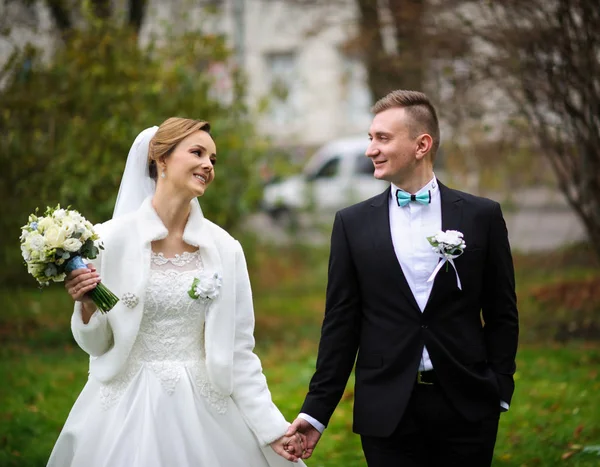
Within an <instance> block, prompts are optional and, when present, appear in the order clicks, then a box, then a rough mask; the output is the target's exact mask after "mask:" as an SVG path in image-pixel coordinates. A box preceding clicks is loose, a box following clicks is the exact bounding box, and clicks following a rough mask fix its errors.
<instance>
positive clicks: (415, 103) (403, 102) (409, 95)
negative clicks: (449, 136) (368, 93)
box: [371, 89, 440, 159]
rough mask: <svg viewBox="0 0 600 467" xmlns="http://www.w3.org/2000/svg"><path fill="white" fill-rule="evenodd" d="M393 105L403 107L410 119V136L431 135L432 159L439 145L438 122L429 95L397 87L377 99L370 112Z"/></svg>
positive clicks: (378, 111)
mask: <svg viewBox="0 0 600 467" xmlns="http://www.w3.org/2000/svg"><path fill="white" fill-rule="evenodd" d="M395 107H400V108H403V109H405V111H406V114H407V115H408V116H409V117H410V119H411V120H412V123H411V124H409V125H410V126H409V132H410V137H411V138H416V137H417V136H419V135H420V134H422V133H427V134H428V135H429V136H431V139H432V140H433V144H432V148H431V155H432V159H434V158H435V155H436V153H437V151H438V148H439V147H440V124H439V122H438V117H437V112H436V111H435V107H434V106H433V104H432V103H431V101H430V100H429V97H427V95H426V94H424V93H422V92H419V91H407V90H403V89H398V90H396V91H392V92H390V93H389V94H388V95H387V96H385V97H382V98H381V99H379V100H378V101H377V102H376V103H375V105H374V106H373V107H371V112H373V113H374V114H375V115H377V114H378V113H381V112H383V111H384V110H388V109H392V108H395Z"/></svg>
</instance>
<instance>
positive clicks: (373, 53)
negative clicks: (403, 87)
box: [357, 0, 396, 100]
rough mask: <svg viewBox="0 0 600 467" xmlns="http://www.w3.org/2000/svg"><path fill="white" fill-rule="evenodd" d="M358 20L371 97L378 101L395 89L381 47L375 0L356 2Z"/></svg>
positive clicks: (387, 59)
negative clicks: (358, 14) (358, 13)
mask: <svg viewBox="0 0 600 467" xmlns="http://www.w3.org/2000/svg"><path fill="white" fill-rule="evenodd" d="M357 3H358V7H359V12H360V19H359V27H360V44H361V50H360V52H361V55H362V58H363V63H364V64H365V68H366V69H367V78H368V83H369V89H370V90H371V97H372V99H373V100H378V99H380V98H381V97H383V96H385V95H386V94H387V93H388V92H390V91H391V90H393V89H396V86H395V85H394V84H393V80H391V79H390V76H389V65H390V59H389V57H388V56H387V54H386V52H385V49H384V47H383V38H382V36H381V19H380V16H379V9H378V5H377V4H378V1H377V0H357Z"/></svg>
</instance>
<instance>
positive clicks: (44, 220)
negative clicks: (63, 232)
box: [38, 217, 54, 232]
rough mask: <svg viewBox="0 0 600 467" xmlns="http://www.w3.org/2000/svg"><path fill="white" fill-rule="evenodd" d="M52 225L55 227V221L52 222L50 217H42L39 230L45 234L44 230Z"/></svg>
mask: <svg viewBox="0 0 600 467" xmlns="http://www.w3.org/2000/svg"><path fill="white" fill-rule="evenodd" d="M52 225H54V221H53V220H52V218H50V217H42V218H41V219H40V220H39V221H38V230H39V231H41V232H43V231H44V230H46V229H48V228H49V227H50V226H52Z"/></svg>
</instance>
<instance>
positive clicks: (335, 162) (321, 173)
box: [312, 157, 340, 179]
mask: <svg viewBox="0 0 600 467" xmlns="http://www.w3.org/2000/svg"><path fill="white" fill-rule="evenodd" d="M339 166H340V158H339V157H335V158H333V159H330V160H328V161H327V162H326V163H325V165H324V166H323V167H321V168H320V169H319V170H318V171H317V173H315V175H314V176H313V177H312V178H313V179H317V178H333V177H335V176H336V175H337V174H338V169H339Z"/></svg>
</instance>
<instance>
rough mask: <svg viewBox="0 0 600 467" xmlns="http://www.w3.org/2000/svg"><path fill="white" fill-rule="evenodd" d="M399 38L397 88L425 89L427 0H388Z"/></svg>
mask: <svg viewBox="0 0 600 467" xmlns="http://www.w3.org/2000/svg"><path fill="white" fill-rule="evenodd" d="M388 2H389V8H390V13H391V15H392V19H393V22H394V29H395V39H396V49H397V57H396V60H395V61H396V63H397V67H396V80H397V81H396V87H397V88H402V89H412V90H415V91H422V90H423V70H424V63H423V61H424V59H425V57H424V54H423V47H424V44H425V38H424V34H423V17H424V13H425V2H424V0H388Z"/></svg>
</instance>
